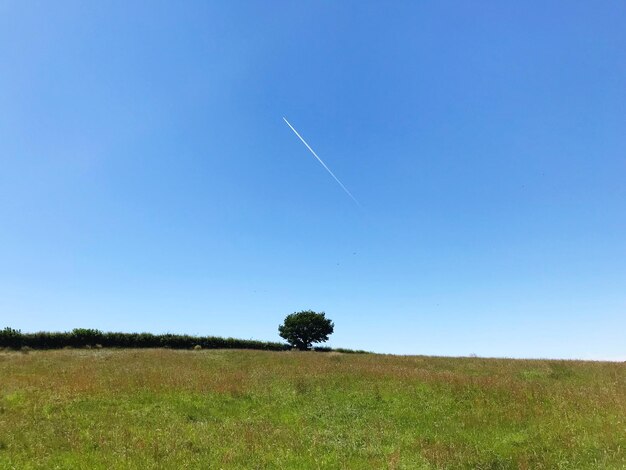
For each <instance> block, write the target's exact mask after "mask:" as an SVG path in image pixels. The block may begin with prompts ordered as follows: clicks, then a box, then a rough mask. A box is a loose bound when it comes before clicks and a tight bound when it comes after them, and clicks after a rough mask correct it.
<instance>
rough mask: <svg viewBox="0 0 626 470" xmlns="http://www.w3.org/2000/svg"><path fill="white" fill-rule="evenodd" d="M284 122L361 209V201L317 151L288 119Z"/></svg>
mask: <svg viewBox="0 0 626 470" xmlns="http://www.w3.org/2000/svg"><path fill="white" fill-rule="evenodd" d="M283 120H284V121H285V122H286V123H287V125H288V126H289V127H290V128H291V130H292V131H293V132H294V133H295V134H296V135H297V136H298V138H299V139H300V140H301V141H302V143H303V144H304V145H306V148H308V149H309V150H310V151H311V153H312V154H313V156H314V157H315V158H317V161H318V162H320V163H321V164H322V166H323V167H324V168H326V171H327V172H328V173H330V176H332V177H333V178H334V179H335V181H336V182H337V183H339V186H341V189H343V190H344V191H345V192H346V194H347V195H348V196H350V198H352V200H353V201H354V202H356V204H357V206H359V207H361V204H360V203H359V201H357V200H356V198H355V197H354V196H353V195H352V193H351V192H350V191H348V188H346V187H345V186H344V185H343V183H342V182H341V181H339V178H337V177H336V176H335V174H334V173H333V172H332V171H330V168H328V167H327V166H326V163H324V162H323V161H322V159H321V158H320V157H318V156H317V154H316V153H315V150H313V149H312V148H311V146H310V145H309V144H307V143H306V140H304V139H303V138H302V136H301V135H300V134H298V131H297V130H295V129H294V127H293V126H292V125H291V124H289V121H287V118H285V117H283Z"/></svg>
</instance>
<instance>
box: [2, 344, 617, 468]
mask: <svg viewBox="0 0 626 470" xmlns="http://www.w3.org/2000/svg"><path fill="white" fill-rule="evenodd" d="M0 468H19V469H28V468H42V469H43V468H45V469H50V468H94V469H98V468H102V469H105V468H106V469H110V468H136V469H146V468H155V469H156V468H172V469H174V468H176V469H178V468H411V469H413V468H418V469H419V468H424V469H430V468H432V469H434V468H478V469H480V468H483V469H500V468H521V469H524V468H528V469H541V468H546V469H547V468H571V469H585V468H597V469H610V468H626V364H623V363H622V364H617V363H599V362H595V363H594V362H575V361H530V360H528V361H526V360H500V359H480V358H456V359H455V358H435V357H419V356H413V357H400V356H384V355H375V354H368V355H352V354H350V355H349V354H338V353H300V352H269V351H243V350H241V351H239V350H208V351H207V350H202V351H174V350H166V349H147V350H109V349H101V350H54V351H32V352H30V353H28V354H24V353H20V352H8V351H5V352H0Z"/></svg>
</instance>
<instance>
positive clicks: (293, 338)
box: [278, 310, 335, 351]
mask: <svg viewBox="0 0 626 470" xmlns="http://www.w3.org/2000/svg"><path fill="white" fill-rule="evenodd" d="M334 328H335V325H334V324H333V322H332V321H331V320H330V319H329V318H326V314H325V313H324V312H320V313H317V312H314V311H313V310H302V311H301V312H295V313H292V314H290V315H287V317H286V318H285V321H284V322H283V324H282V325H280V326H279V327H278V333H279V334H280V336H281V338H284V339H285V340H287V341H288V342H289V344H291V345H292V346H293V347H296V348H298V349H300V350H301V351H306V350H307V349H310V347H311V345H312V344H313V343H321V342H324V341H328V336H329V335H331V334H332V333H333V331H334Z"/></svg>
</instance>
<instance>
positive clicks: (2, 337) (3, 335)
mask: <svg viewBox="0 0 626 470" xmlns="http://www.w3.org/2000/svg"><path fill="white" fill-rule="evenodd" d="M0 346H3V347H5V348H14V349H19V348H21V347H22V332H21V331H20V330H14V329H13V328H9V327H8V326H7V327H6V328H4V329H3V330H0Z"/></svg>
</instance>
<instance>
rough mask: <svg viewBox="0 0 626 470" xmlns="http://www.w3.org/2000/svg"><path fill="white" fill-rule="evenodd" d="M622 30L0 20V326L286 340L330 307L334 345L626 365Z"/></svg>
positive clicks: (212, 10)
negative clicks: (302, 313) (311, 313)
mask: <svg viewBox="0 0 626 470" xmlns="http://www.w3.org/2000/svg"><path fill="white" fill-rule="evenodd" d="M89 3H91V4H89ZM625 24H626V4H624V3H623V2H614V1H593V2H592V1H588V2H577V1H569V0H568V1H562V2H558V1H554V2H545V1H534V2H519V1H508V2H502V1H492V2H481V3H480V5H479V4H477V3H474V2H445V1H442V2H413V1H410V2H409V1H407V2H361V1H352V2H334V1H316V2H291V1H289V2H288V1H285V2H278V1H272V2H269V3H268V2H265V1H259V2H239V1H237V2H227V1H215V2H191V1H185V2H155V1H146V2H128V1H110V2H79V1H76V2H66V1H59V2H44V1H41V2H35V1H32V2H29V1H22V0H9V1H6V0H5V1H3V2H0V163H1V166H0V327H2V326H4V325H8V326H13V327H15V328H21V329H22V330H25V331H35V330H65V329H71V328H74V327H79V326H80V327H94V328H100V329H103V330H116V331H151V332H155V333H156V332H166V331H169V332H181V333H191V334H201V335H205V334H211V335H224V336H234V337H242V338H257V339H267V340H278V339H279V338H278V335H277V325H278V324H279V323H280V321H281V320H282V319H283V318H284V316H285V315H286V314H288V313H291V312H293V311H296V310H301V309H308V308H311V309H315V310H324V311H326V313H327V314H328V316H329V317H331V318H332V319H333V320H334V321H335V323H336V333H335V335H333V337H332V339H331V345H333V346H343V347H351V348H363V349H368V350H373V351H377V352H390V353H407V354H433V355H434V354H437V355H439V354H442V355H468V354H471V353H475V354H478V355H484V356H509V357H555V358H595V359H600V358H606V359H626V27H624V25H625ZM283 116H286V117H287V119H289V120H290V122H291V123H292V124H293V125H294V126H295V128H296V129H298V131H299V132H300V133H301V134H302V136H303V137H304V138H305V139H306V140H307V141H308V142H309V143H310V144H311V146H312V147H313V148H314V149H315V150H316V151H317V153H318V154H319V155H320V157H321V158H322V159H324V160H325V162H326V163H327V164H328V166H329V167H330V168H331V169H332V170H333V171H334V172H335V174H336V175H337V176H338V177H339V179H341V180H342V182H343V183H344V184H345V185H346V187H347V188H348V189H349V190H350V191H351V192H352V193H353V194H354V196H355V197H356V198H357V199H358V200H359V201H360V203H361V204H362V206H363V209H362V210H360V209H359V208H358V207H357V206H356V204H355V203H354V202H353V201H352V200H351V199H350V198H349V197H348V196H347V195H346V194H345V193H344V192H343V191H342V190H341V188H340V187H339V186H338V185H337V183H336V182H335V181H334V180H333V179H332V178H331V177H330V175H329V174H328V173H326V172H325V170H324V169H323V168H322V167H321V165H320V164H319V163H318V162H317V161H316V160H315V159H314V158H313V156H312V155H311V154H310V153H308V151H307V149H306V148H305V147H304V145H302V143H301V142H300V141H299V140H298V139H297V137H296V136H295V135H294V134H293V133H292V132H291V130H290V129H289V128H288V127H287V126H286V124H285V123H284V122H283V120H282V117H283Z"/></svg>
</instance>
